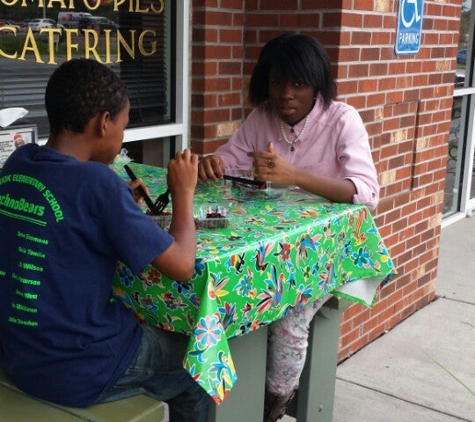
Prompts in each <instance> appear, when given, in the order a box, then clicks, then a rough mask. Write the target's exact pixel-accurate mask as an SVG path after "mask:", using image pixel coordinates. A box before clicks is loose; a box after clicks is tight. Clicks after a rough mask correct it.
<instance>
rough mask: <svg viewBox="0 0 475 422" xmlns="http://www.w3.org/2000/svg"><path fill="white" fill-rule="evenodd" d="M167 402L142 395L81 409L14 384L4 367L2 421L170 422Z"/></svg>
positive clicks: (0, 404)
mask: <svg viewBox="0 0 475 422" xmlns="http://www.w3.org/2000/svg"><path fill="white" fill-rule="evenodd" d="M165 410H166V405H165V403H162V402H159V401H157V400H154V399H152V398H150V397H147V396H144V395H139V396H134V397H130V398H128V399H124V400H118V401H115V402H112V403H105V404H96V405H94V406H91V407H88V408H85V409H80V408H74V407H66V406H59V405H56V404H53V403H47V402H44V401H41V400H38V399H35V398H33V397H31V396H28V395H27V394H25V393H22V392H21V391H20V390H18V388H16V387H15V386H14V385H12V384H11V383H10V381H9V380H8V379H7V378H6V376H5V374H4V373H3V371H2V370H1V369H0V421H5V422H30V421H31V422H79V421H82V422H160V421H162V422H166V421H167V419H165Z"/></svg>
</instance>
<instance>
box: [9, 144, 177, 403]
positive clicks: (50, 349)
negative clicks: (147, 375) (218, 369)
mask: <svg viewBox="0 0 475 422" xmlns="http://www.w3.org/2000/svg"><path fill="white" fill-rule="evenodd" d="M172 241H173V239H172V237H171V236H170V235H169V234H168V233H167V232H165V231H164V230H162V229H161V228H160V227H159V226H158V225H157V224H155V223H154V222H153V221H152V219H151V218H150V217H148V216H147V215H145V214H144V213H143V212H142V211H141V210H140V208H139V207H138V206H137V204H136V203H135V202H134V199H133V195H132V190H131V189H130V187H129V186H128V185H127V183H126V182H125V181H123V180H122V179H121V178H120V177H118V176H117V175H116V174H115V173H114V172H113V171H112V170H111V169H109V168H108V167H107V166H106V165H104V164H101V163H97V162H79V161H77V160H76V159H74V158H72V157H70V156H66V155H63V154H60V153H58V152H57V151H55V150H52V149H50V148H46V147H40V146H38V145H32V144H29V145H25V146H23V147H21V148H18V149H17V150H16V151H15V152H14V153H13V154H12V155H11V156H10V157H9V159H8V160H7V161H6V163H5V164H4V167H3V169H1V171H0V365H1V366H2V367H3V368H4V370H5V372H6V374H7V375H8V376H9V377H10V378H11V380H12V381H13V382H15V383H16V384H17V385H18V387H19V388H20V389H22V390H23V391H25V392H26V393H29V394H31V395H33V396H36V397H39V398H41V399H45V400H48V401H51V402H55V403H59V404H64V405H69V406H77V407H83V406H88V405H90V404H92V403H94V402H95V401H96V400H97V398H98V396H99V395H100V393H101V392H102V391H103V390H104V389H106V388H108V387H109V386H111V385H113V384H114V383H115V381H116V380H117V379H118V378H119V377H120V376H121V375H122V373H123V372H124V370H125V369H126V368H127V367H128V365H129V363H130V361H131V359H132V358H133V357H134V355H135V353H136V351H137V348H138V345H139V343H140V339H141V333H142V331H141V328H140V326H139V324H138V323H137V320H136V318H135V317H134V315H133V313H132V312H131V311H130V310H128V309H126V308H125V307H124V306H123V305H122V304H121V303H119V302H116V301H115V300H114V298H113V294H112V289H111V284H112V280H113V276H114V271H115V268H116V263H117V261H118V260H120V261H123V262H124V263H125V264H126V265H127V266H128V267H129V268H130V269H131V270H132V271H134V272H138V271H140V270H142V269H143V268H144V267H145V266H146V265H147V264H148V263H150V262H151V261H152V260H153V259H154V258H155V257H156V256H158V255H159V254H160V253H162V252H163V251H165V250H166V249H167V248H168V247H169V246H170V245H171V243H172Z"/></svg>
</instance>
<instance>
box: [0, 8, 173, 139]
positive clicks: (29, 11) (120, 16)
mask: <svg viewBox="0 0 475 422" xmlns="http://www.w3.org/2000/svg"><path fill="white" fill-rule="evenodd" d="M103 3H104V4H102V5H100V6H98V7H97V8H96V9H95V10H75V11H70V12H73V13H75V14H73V15H71V14H70V22H69V23H70V24H69V25H67V27H66V26H65V25H63V24H58V23H57V19H58V15H59V13H61V14H62V17H63V16H64V13H65V11H64V10H63V9H60V8H59V6H58V5H56V4H54V5H53V7H48V8H45V9H43V8H41V9H39V7H38V4H37V3H36V2H35V3H33V2H28V4H27V7H21V5H20V3H19V2H17V4H15V5H12V6H6V5H5V4H3V3H0V109H3V108H8V107H24V108H26V109H27V110H28V115H27V116H26V118H27V119H28V120H30V121H32V122H33V123H36V124H37V126H38V134H39V137H40V138H44V137H46V136H47V134H48V130H49V126H48V121H47V117H46V111H45V109H44V91H45V87H46V84H47V82H48V79H49V77H50V75H51V73H52V72H53V71H54V69H55V68H56V67H57V66H58V65H60V64H61V63H62V62H64V61H66V60H68V59H69V58H71V57H74V58H76V57H90V58H93V59H96V60H99V61H101V62H104V63H106V64H107V65H109V66H111V68H112V69H113V70H114V71H116V72H117V73H118V74H119V75H120V77H121V78H122V80H123V81H124V82H125V84H126V85H127V88H128V90H129V93H130V102H131V113H130V124H129V127H143V126H153V125H160V124H165V123H169V122H171V121H172V120H173V119H174V118H175V116H174V114H173V112H172V110H173V105H174V104H173V99H174V92H172V90H171V87H174V86H175V81H174V80H173V79H174V74H175V72H173V68H172V66H171V63H172V62H173V60H171V58H172V57H175V55H176V52H175V42H174V40H173V39H172V36H171V34H172V33H174V31H172V26H173V27H174V25H176V22H175V14H176V11H175V10H174V9H175V5H174V2H166V8H165V9H164V10H163V11H160V13H158V11H159V10H160V5H163V2H162V1H159V0H154V1H152V0H141V1H140V2H137V4H136V3H134V4H136V8H137V10H139V11H140V12H129V10H128V8H129V3H127V5H125V3H124V6H125V7H124V10H122V9H121V10H119V11H118V12H114V11H113V7H114V2H107V1H104V2H103ZM138 3H140V4H138ZM91 4H92V3H91ZM153 10H154V11H155V13H153V12H151V11H153ZM144 11H149V12H148V13H143V12H144ZM80 12H90V13H91V14H92V15H93V16H94V17H96V16H101V17H103V18H107V20H109V21H112V22H114V23H115V24H116V25H117V30H112V29H109V28H105V27H104V28H101V27H99V26H98V25H94V26H84V27H81V28H78V22H79V13H80ZM76 17H77V19H75V18H76ZM39 18H43V19H39ZM33 19H35V21H36V22H35V25H37V24H38V20H41V21H44V22H43V23H44V25H46V22H49V23H48V26H45V28H49V29H46V30H43V32H44V33H41V32H40V30H41V29H39V28H37V27H36V26H35V28H36V29H35V30H33V26H32V25H33ZM51 20H52V21H53V24H51V23H50V22H51ZM61 21H62V22H63V20H61ZM63 23H64V22H63ZM52 25H53V27H51V26H52ZM45 31H46V32H45Z"/></svg>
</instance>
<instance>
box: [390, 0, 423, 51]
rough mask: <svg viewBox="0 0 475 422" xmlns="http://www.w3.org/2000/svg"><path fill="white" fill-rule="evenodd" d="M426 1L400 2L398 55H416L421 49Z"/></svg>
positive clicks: (402, 0)
mask: <svg viewBox="0 0 475 422" xmlns="http://www.w3.org/2000/svg"><path fill="white" fill-rule="evenodd" d="M423 11H424V0H399V15H398V19H397V32H396V47H395V51H396V55H403V54H416V53H418V52H419V50H420V48H421V38H422V36H421V32H422V15H423Z"/></svg>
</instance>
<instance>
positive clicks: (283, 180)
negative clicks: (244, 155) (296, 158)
mask: <svg viewBox="0 0 475 422" xmlns="http://www.w3.org/2000/svg"><path fill="white" fill-rule="evenodd" d="M251 155H252V157H253V158H254V162H253V167H254V174H255V176H256V178H257V179H258V180H262V181H266V182H275V183H279V184H282V185H295V184H296V183H295V180H294V175H295V167H294V166H293V165H292V164H290V163H289V162H288V161H286V160H285V159H284V158H282V157H281V156H280V155H279V154H277V153H276V152H275V149H274V144H273V143H272V142H269V144H268V146H267V151H256V152H253V153H251Z"/></svg>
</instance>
